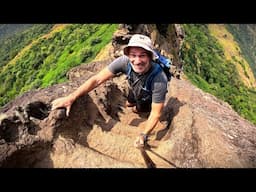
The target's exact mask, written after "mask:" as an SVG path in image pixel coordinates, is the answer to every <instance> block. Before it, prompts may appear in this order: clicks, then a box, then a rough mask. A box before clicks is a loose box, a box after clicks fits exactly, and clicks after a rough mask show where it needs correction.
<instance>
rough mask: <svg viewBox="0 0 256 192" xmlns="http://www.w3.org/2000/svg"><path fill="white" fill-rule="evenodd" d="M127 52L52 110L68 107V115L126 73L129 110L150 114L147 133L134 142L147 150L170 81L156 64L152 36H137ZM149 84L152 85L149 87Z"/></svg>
mask: <svg viewBox="0 0 256 192" xmlns="http://www.w3.org/2000/svg"><path fill="white" fill-rule="evenodd" d="M123 51H124V55H123V56H120V57H118V58H117V59H115V60H114V61H113V62H112V63H110V64H109V65H108V66H107V67H106V68H104V69H103V70H102V71H100V72H99V73H98V74H96V75H94V76H92V77H91V78H90V79H88V80H87V81H86V82H85V83H84V84H82V85H81V86H80V87H79V88H78V89H77V90H75V91H74V92H73V93H71V94H70V95H68V96H66V97H61V98H58V99H56V100H54V101H53V102H52V110H55V109H58V108H63V107H65V108H66V109H67V116H68V114H69V111H70V108H71V105H72V104H73V102H74V101H75V100H76V99H77V98H79V97H80V96H82V95H85V94H87V93H88V92H90V91H91V90H93V89H94V88H96V87H98V86H99V85H100V84H102V83H103V82H105V81H107V80H108V79H110V78H113V77H115V75H116V74H118V73H124V74H126V75H127V77H128V78H127V79H128V82H129V94H128V97H127V102H126V107H132V109H133V112H136V113H140V112H149V113H150V114H149V116H148V119H147V122H146V126H145V128H144V131H143V132H142V133H141V134H140V135H139V136H138V137H137V138H136V140H135V143H134V146H135V147H143V146H144V145H145V142H146V141H147V136H148V134H149V133H150V132H151V131H152V130H153V129H154V127H155V126H156V124H157V123H158V122H159V118H160V116H161V113H162V110H163V107H164V102H165V97H166V93H167V85H168V80H167V77H166V75H165V73H164V71H163V70H161V68H159V66H158V64H156V63H155V62H153V61H154V60H155V59H157V57H158V56H157V54H156V53H155V51H154V49H153V44H152V41H151V39H150V38H149V37H148V36H145V35H141V34H135V35H133V36H132V37H131V39H130V41H129V43H128V45H127V46H126V47H125V48H124V50H123ZM152 74H154V75H152ZM148 81H150V83H148ZM146 84H149V85H150V86H149V87H146V86H145V85H146Z"/></svg>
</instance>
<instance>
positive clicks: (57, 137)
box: [0, 26, 256, 168]
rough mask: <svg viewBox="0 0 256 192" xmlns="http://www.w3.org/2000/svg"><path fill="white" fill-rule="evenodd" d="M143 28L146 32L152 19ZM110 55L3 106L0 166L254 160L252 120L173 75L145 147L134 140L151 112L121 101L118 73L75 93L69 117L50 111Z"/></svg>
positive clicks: (228, 164) (201, 164) (238, 163)
mask: <svg viewBox="0 0 256 192" xmlns="http://www.w3.org/2000/svg"><path fill="white" fill-rule="evenodd" d="M126 27H127V26H126ZM140 27H141V26H140ZM145 28H146V29H147V30H149V32H150V29H151V28H152V26H148V27H144V28H142V29H145ZM152 33H153V31H152ZM152 33H151V34H152ZM109 59H110V60H105V61H98V62H93V63H90V64H83V65H81V66H79V67H76V68H74V69H72V70H70V72H69V73H68V77H69V79H70V81H69V82H67V83H62V84H58V85H54V86H51V87H48V88H45V89H38V90H35V91H30V92H27V93H25V94H23V95H22V96H20V97H18V98H16V99H15V100H13V101H12V102H10V103H8V104H7V105H6V106H4V107H3V108H2V109H1V111H0V112H1V113H2V115H1V118H0V119H1V120H0V166H1V167H43V168H49V167H60V168H66V167H69V168H147V167H157V168H216V167H217V168H250V167H256V161H255V159H256V126H255V125H253V124H251V123H250V122H248V121H247V120H245V119H243V118H241V117H240V116H239V115H238V114H237V113H236V112H234V111H233V110H232V108H231V107H230V106H229V105H228V104H227V103H224V102H222V101H220V100H218V99H217V98H215V97H214V96H212V95H209V94H207V93H204V92H203V91H201V90H200V89H198V88H196V87H195V86H193V85H192V84H191V83H190V82H189V81H187V80H185V79H177V78H172V80H171V82H170V84H169V89H168V95H167V99H166V103H165V108H164V112H163V115H162V117H161V122H160V123H159V124H158V125H157V127H156V129H155V130H154V131H153V132H152V133H151V135H150V136H149V141H148V146H146V147H145V149H144V150H139V149H137V148H134V147H133V142H134V139H135V137H136V136H137V135H138V134H139V133H140V132H141V130H142V129H143V126H144V125H145V122H146V120H147V115H148V114H135V113H133V112H132V111H131V109H129V108H125V107H124V106H125V105H124V104H125V101H126V94H127V84H126V79H125V76H123V75H121V76H118V77H115V78H114V79H112V80H109V81H107V82H106V83H104V84H102V85H101V86H99V87H98V88H96V89H94V90H93V91H91V92H90V93H89V94H88V95H85V96H83V97H81V98H79V99H77V100H76V101H75V103H74V104H73V105H72V108H71V111H70V115H69V117H66V115H65V109H58V110H54V111H51V109H50V108H51V101H53V100H54V99H56V98H58V97H61V96H64V95H67V94H69V93H71V92H72V91H74V90H75V89H76V88H77V87H79V86H80V85H81V84H82V83H83V82H84V81H85V80H86V79H88V78H90V77H91V76H92V75H93V74H95V73H97V72H98V71H99V70H100V69H102V68H103V67H104V66H106V65H107V64H108V63H109V62H110V61H111V58H109ZM112 59H113V58H112Z"/></svg>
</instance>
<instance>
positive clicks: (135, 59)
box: [133, 56, 141, 64]
mask: <svg viewBox="0 0 256 192" xmlns="http://www.w3.org/2000/svg"><path fill="white" fill-rule="evenodd" d="M140 62H141V58H140V57H139V56H136V57H135V58H133V63H134V64H139V63H140Z"/></svg>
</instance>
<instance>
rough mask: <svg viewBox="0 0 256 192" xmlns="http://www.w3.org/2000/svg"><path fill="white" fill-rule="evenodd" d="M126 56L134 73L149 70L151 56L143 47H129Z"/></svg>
mask: <svg viewBox="0 0 256 192" xmlns="http://www.w3.org/2000/svg"><path fill="white" fill-rule="evenodd" d="M128 56H129V59H130V62H131V64H132V68H133V70H134V71H135V72H136V73H139V74H142V73H145V72H147V71H148V70H149V68H150V60H151V58H150V56H149V54H148V52H147V51H146V50H145V49H143V48H140V47H130V48H129V55H128Z"/></svg>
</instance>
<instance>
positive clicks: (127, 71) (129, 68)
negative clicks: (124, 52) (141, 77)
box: [126, 61, 132, 79]
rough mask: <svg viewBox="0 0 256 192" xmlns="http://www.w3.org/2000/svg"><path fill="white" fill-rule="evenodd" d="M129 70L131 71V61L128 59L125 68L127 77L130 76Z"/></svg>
mask: <svg viewBox="0 0 256 192" xmlns="http://www.w3.org/2000/svg"><path fill="white" fill-rule="evenodd" d="M131 71H132V66H131V63H130V61H129V62H128V64H127V70H126V76H127V78H128V79H130V78H131Z"/></svg>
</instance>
